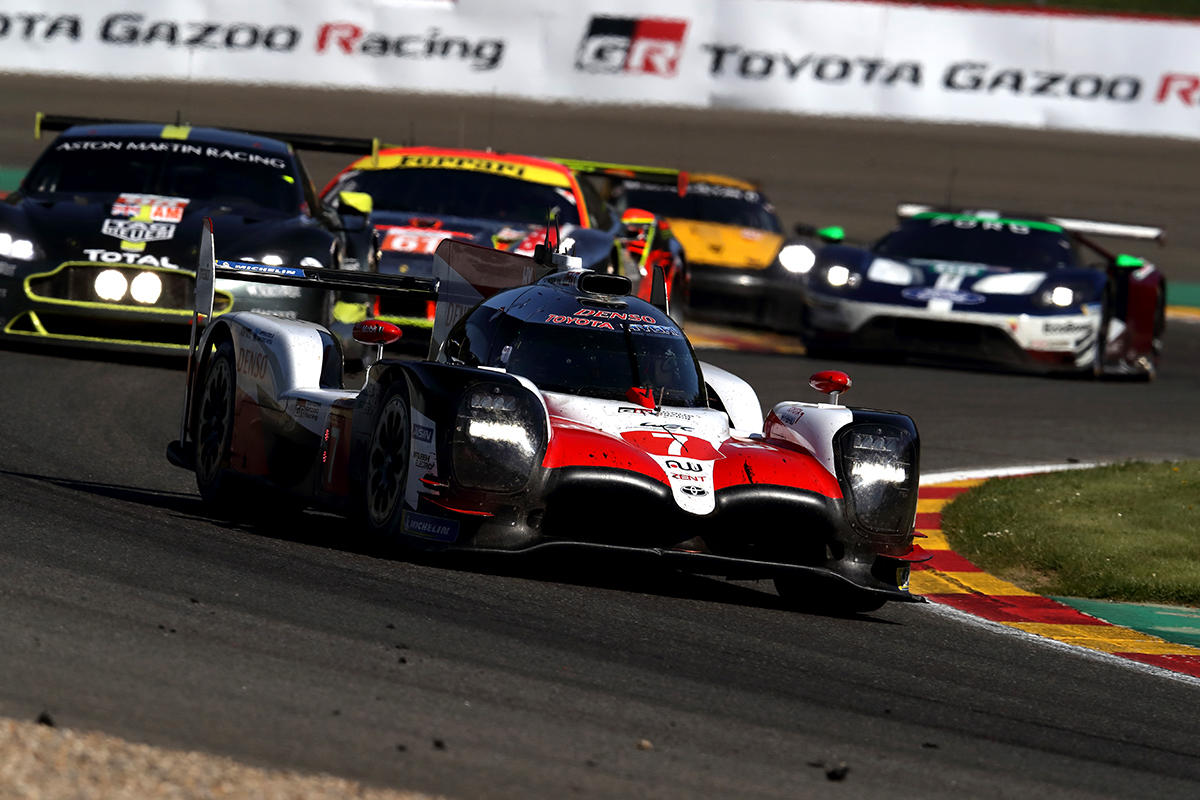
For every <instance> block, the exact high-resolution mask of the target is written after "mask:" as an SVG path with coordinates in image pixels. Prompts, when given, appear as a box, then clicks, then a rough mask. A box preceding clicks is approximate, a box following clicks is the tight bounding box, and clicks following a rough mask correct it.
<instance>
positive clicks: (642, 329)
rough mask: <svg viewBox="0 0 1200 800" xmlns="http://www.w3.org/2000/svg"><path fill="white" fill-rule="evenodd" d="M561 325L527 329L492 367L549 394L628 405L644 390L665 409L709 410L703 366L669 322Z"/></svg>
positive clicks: (518, 334) (563, 323) (499, 356)
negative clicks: (635, 393) (626, 402)
mask: <svg viewBox="0 0 1200 800" xmlns="http://www.w3.org/2000/svg"><path fill="white" fill-rule="evenodd" d="M550 316H551V319H552V320H556V319H559V318H557V317H553V315H550ZM561 319H563V320H564V322H562V323H556V322H554V321H550V322H546V323H528V324H525V325H522V326H521V327H520V329H519V331H518V333H517V335H516V337H515V338H514V339H513V341H512V342H511V343H510V344H508V345H506V346H504V347H503V348H501V350H500V351H499V353H497V354H496V360H497V363H495V364H493V365H492V366H502V367H505V368H506V369H507V370H508V371H509V372H512V373H516V374H517V375H523V376H525V377H526V378H529V380H531V381H533V382H534V383H535V384H537V386H538V388H540V389H543V390H545V391H551V392H563V393H566V394H580V395H585V396H588V397H600V398H604V399H607V400H625V399H626V394H627V393H628V391H629V390H630V389H631V388H633V387H635V386H640V387H649V388H650V389H652V390H653V392H654V397H655V399H656V400H657V401H658V402H659V403H660V404H662V405H669V406H687V407H689V408H693V407H696V406H703V405H705V402H706V401H705V399H704V382H703V380H701V378H700V369H699V366H698V365H697V364H696V359H695V357H694V356H693V354H692V350H691V348H690V347H689V346H688V343H687V339H685V338H684V337H683V334H682V333H681V332H680V331H679V329H678V328H677V327H676V326H675V325H674V324H673V323H671V322H670V321H669V320H664V321H663V323H664V324H661V325H659V324H649V323H644V322H626V321H618V320H616V319H610V320H608V321H606V322H605V323H604V324H606V325H607V326H608V327H607V328H605V327H587V328H583V327H576V326H575V325H572V324H568V323H566V322H565V321H566V320H569V319H574V318H573V317H562V318H561ZM592 321H593V322H598V321H599V320H595V319H593V320H592ZM656 322H657V321H656Z"/></svg>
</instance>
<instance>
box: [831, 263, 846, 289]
mask: <svg viewBox="0 0 1200 800" xmlns="http://www.w3.org/2000/svg"><path fill="white" fill-rule="evenodd" d="M851 277H852V275H851V272H850V268H849V267H843V266H842V265H841V264H834V265H833V266H831V267H829V269H827V270H825V282H826V283H828V284H829V285H830V286H832V287H834V288H839V289H840V288H841V287H843V286H845V285H846V284H848V283H850V279H851Z"/></svg>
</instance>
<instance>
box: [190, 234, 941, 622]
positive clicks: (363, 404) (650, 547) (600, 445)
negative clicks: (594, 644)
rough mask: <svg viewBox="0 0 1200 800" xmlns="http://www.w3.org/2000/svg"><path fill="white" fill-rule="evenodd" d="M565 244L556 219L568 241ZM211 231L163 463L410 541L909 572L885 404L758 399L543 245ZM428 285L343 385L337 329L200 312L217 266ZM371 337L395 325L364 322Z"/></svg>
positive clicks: (236, 491)
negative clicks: (294, 260)
mask: <svg viewBox="0 0 1200 800" xmlns="http://www.w3.org/2000/svg"><path fill="white" fill-rule="evenodd" d="M558 250H559V251H564V250H567V251H569V242H566V241H565V240H564V243H563V244H562V245H560V246H559V248H558ZM211 252H212V245H211V244H210V243H203V244H202V254H201V261H200V265H199V277H198V287H199V290H198V293H197V300H196V313H195V320H196V323H197V328H202V330H201V331H200V334H199V336H198V340H197V344H196V346H195V347H194V348H193V349H192V351H191V362H190V363H191V367H190V369H189V380H188V383H187V386H186V392H185V401H184V412H183V419H182V426H181V436H180V439H179V440H178V441H175V442H173V443H172V444H171V445H170V446H169V447H168V458H169V459H170V460H171V462H172V463H174V464H176V465H178V466H183V467H185V468H188V469H190V470H194V471H195V474H196V482H197V485H198V487H199V490H200V492H201V495H202V496H203V497H204V498H205V499H206V500H207V501H209V502H210V503H212V504H214V505H215V506H217V507H222V508H224V509H225V511H226V513H233V514H238V513H246V511H247V509H248V508H250V507H252V506H254V505H257V504H259V503H261V502H262V501H263V498H264V497H266V496H267V494H268V492H270V493H280V492H282V493H285V494H286V495H287V496H289V497H292V498H294V499H295V500H297V501H298V502H300V503H302V504H305V505H308V506H312V507H316V508H321V509H325V510H329V511H334V512H340V513H342V514H345V515H346V516H347V517H349V519H350V522H349V523H347V526H348V527H347V531H348V532H349V533H350V534H351V535H364V536H367V537H369V538H370V539H372V540H374V541H375V542H377V543H381V544H390V545H393V546H396V545H398V546H400V547H402V548H412V549H420V550H443V549H453V550H467V551H502V552H507V553H530V552H534V551H546V550H554V549H556V548H560V549H566V548H571V549H583V550H590V551H606V552H609V553H613V554H617V555H618V557H626V556H627V557H630V558H636V557H646V558H652V559H657V560H659V561H660V562H663V563H666V564H669V565H673V566H674V567H677V568H679V569H682V570H688V571H692V572H695V573H700V574H708V575H716V576H729V577H736V578H747V579H750V578H770V579H774V581H775V584H776V587H777V589H778V591H779V593H780V594H781V595H782V596H783V597H785V598H789V599H790V600H792V601H795V602H796V603H798V604H801V605H805V606H811V605H814V604H815V605H823V606H824V605H830V606H834V607H836V608H838V609H840V610H853V611H865V610H872V609H875V608H878V607H879V606H880V605H882V604H883V603H884V602H887V601H913V600H919V599H920V598H919V597H915V596H913V595H910V594H909V593H908V591H907V588H906V587H907V578H908V571H909V565H910V562H911V561H914V560H919V556H916V555H914V549H913V546H912V541H913V525H914V520H915V511H916V500H917V480H918V466H919V464H918V460H919V441H918V436H917V431H916V428H915V426H914V425H913V422H912V420H911V419H910V418H909V417H907V416H905V415H903V414H899V413H894V412H882V411H868V410H863V409H856V408H849V407H846V406H844V405H841V404H839V402H838V396H839V394H840V393H841V392H844V391H845V390H847V389H848V388H849V386H850V379H849V377H848V376H846V375H845V374H844V373H841V372H836V371H826V372H823V373H819V374H817V375H815V376H813V381H812V383H813V385H814V387H815V388H817V389H819V390H820V391H822V392H825V393H828V394H829V395H830V398H829V402H820V403H807V402H785V403H780V404H779V405H776V406H775V407H774V409H773V410H772V411H771V412H770V413H769V414H768V415H767V417H766V419H765V421H764V419H763V416H762V411H761V408H760V406H759V402H758V398H757V396H756V394H755V392H754V390H753V389H752V388H751V387H750V385H749V384H747V383H745V382H744V381H742V380H740V379H739V378H737V377H735V376H734V375H732V374H730V373H728V372H726V371H724V370H721V369H719V368H717V367H715V366H712V365H709V364H703V363H700V362H699V361H697V359H696V355H695V353H694V352H693V350H692V348H691V345H690V344H689V343H688V340H687V339H686V338H685V336H684V335H683V332H682V330H681V329H680V328H679V326H678V325H677V324H676V323H675V322H674V321H673V320H672V319H671V318H670V316H669V315H668V314H667V313H666V307H665V306H666V299H665V297H666V295H665V285H664V282H663V279H662V277H661V273H657V272H656V273H655V274H656V276H657V277H656V278H655V279H654V283H655V290H654V292H653V299H654V302H653V303H651V302H646V301H643V300H640V299H638V298H636V297H632V296H630V294H629V292H630V289H631V282H630V281H629V279H628V278H626V277H624V276H618V275H610V274H604V273H601V272H596V271H592V270H588V269H584V268H583V267H582V263H581V260H580V259H579V257H577V256H571V255H569V254H568V253H564V252H558V253H551V252H550V251H549V249H547V248H545V247H543V248H540V249H538V251H537V253H536V254H535V257H534V258H530V257H526V256H521V255H517V254H515V253H507V252H502V251H498V250H494V249H491V248H486V247H481V246H478V245H473V244H469V243H466V242H461V241H456V240H453V239H448V240H444V241H442V242H441V243H439V244H438V246H437V248H436V250H435V251H434V267H433V276H432V280H430V279H429V278H406V277H405V276H398V275H367V274H362V273H350V274H346V273H337V272H331V271H329V270H319V269H307V268H299V267H284V268H271V267H265V266H263V265H260V264H248V263H237V262H229V261H217V262H216V263H215V264H214V263H213V262H212V261H211V260H209V261H207V263H206V260H207V259H208V258H209V257H210V255H209V254H211ZM214 275H215V277H216V279H220V278H222V277H228V276H238V277H244V278H247V279H253V280H260V281H264V282H266V284H267V285H276V284H282V285H301V286H324V287H326V288H334V287H338V288H343V289H345V288H347V287H351V288H353V287H357V288H359V289H363V290H368V291H372V292H377V293H378V294H380V295H389V294H404V293H411V294H414V295H416V296H417V297H418V298H420V299H426V298H432V297H436V319H435V324H434V327H433V330H432V338H431V342H430V350H429V357H428V358H427V359H425V360H422V361H412V360H401V359H395V358H389V357H384V358H381V359H380V360H377V361H374V363H373V364H372V365H371V366H370V368H369V369H368V371H367V377H366V379H365V384H364V385H362V386H358V387H349V386H346V385H345V384H344V380H345V375H344V374H343V372H342V362H341V357H340V353H339V350H338V341H339V340H338V338H337V337H335V336H333V335H331V334H330V332H329V331H328V330H327V329H325V328H323V327H321V326H319V325H315V324H312V323H308V322H303V321H298V320H287V319H280V318H277V317H271V316H267V315H263V314H257V313H253V312H232V313H228V314H225V315H222V316H220V317H216V318H211V317H210V316H209V311H210V303H211V293H209V294H208V295H206V294H205V291H204V289H205V287H207V286H211V283H212V281H213V279H214ZM355 328H356V334H355V335H356V337H357V339H358V341H359V342H360V343H362V344H363V345H364V346H370V347H376V346H378V347H382V346H383V345H386V344H388V343H390V342H392V341H394V339H395V338H396V337H397V336H399V335H400V329H399V328H398V327H397V326H395V325H394V324H392V323H388V322H386V321H380V320H374V319H369V320H364V321H362V322H360V323H358V324H357V325H356V326H355Z"/></svg>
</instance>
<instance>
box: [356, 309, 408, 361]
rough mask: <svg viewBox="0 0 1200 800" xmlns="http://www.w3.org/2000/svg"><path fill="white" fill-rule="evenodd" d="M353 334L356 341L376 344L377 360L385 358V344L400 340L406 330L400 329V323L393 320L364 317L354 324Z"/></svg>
mask: <svg viewBox="0 0 1200 800" xmlns="http://www.w3.org/2000/svg"><path fill="white" fill-rule="evenodd" d="M351 335H352V336H353V337H354V341H356V342H358V343H359V344H362V345H367V346H370V345H374V346H375V360H376V361H378V360H379V359H381V358H383V347H384V345H389V344H392V343H393V342H398V341H399V340H400V337H401V336H403V335H404V331H402V330H400V327H399V326H398V325H394V324H392V323H391V322H384V321H383V320H381V319H364V320H363V321H362V322H356V323H355V324H354V330H353V331H352V333H351Z"/></svg>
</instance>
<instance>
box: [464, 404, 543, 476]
mask: <svg viewBox="0 0 1200 800" xmlns="http://www.w3.org/2000/svg"><path fill="white" fill-rule="evenodd" d="M545 444H546V430H545V413H544V411H543V409H542V406H541V403H539V402H538V401H537V399H536V398H534V396H533V395H532V394H531V393H530V392H529V391H528V390H527V389H524V388H522V387H520V386H513V385H500V384H492V383H478V384H474V385H472V386H469V387H467V390H466V392H465V393H464V394H463V397H462V400H461V401H460V403H459V407H458V422H457V424H456V425H455V427H454V443H453V460H454V474H455V477H456V478H457V479H458V482H459V483H461V484H462V485H464V486H469V487H472V488H476V489H487V490H490V491H496V492H513V491H516V490H518V489H521V488H523V487H524V486H525V485H526V484H528V482H529V477H530V475H531V474H532V473H533V470H534V467H535V466H536V465H537V462H538V457H539V455H540V454H541V452H542V450H543V449H544V448H545Z"/></svg>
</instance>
